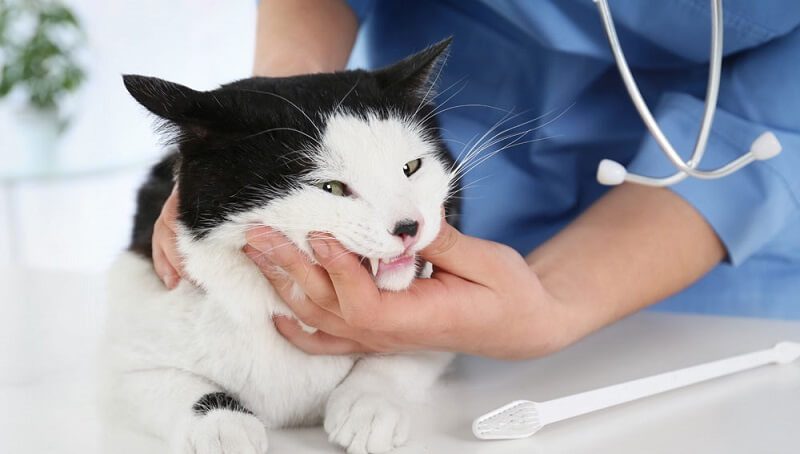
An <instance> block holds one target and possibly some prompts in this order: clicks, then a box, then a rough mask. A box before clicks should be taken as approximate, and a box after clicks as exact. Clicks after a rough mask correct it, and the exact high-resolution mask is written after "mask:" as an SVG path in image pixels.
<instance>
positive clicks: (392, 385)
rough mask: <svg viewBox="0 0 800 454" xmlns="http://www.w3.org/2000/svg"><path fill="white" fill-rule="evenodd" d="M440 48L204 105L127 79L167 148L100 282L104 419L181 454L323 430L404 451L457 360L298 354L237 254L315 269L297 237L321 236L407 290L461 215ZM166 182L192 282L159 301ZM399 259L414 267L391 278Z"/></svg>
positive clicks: (368, 449)
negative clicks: (412, 427)
mask: <svg viewBox="0 0 800 454" xmlns="http://www.w3.org/2000/svg"><path fill="white" fill-rule="evenodd" d="M449 45H450V39H447V40H445V41H442V42H440V43H438V44H435V45H433V46H431V47H429V48H427V49H425V50H423V51H421V52H419V53H417V54H414V55H412V56H410V57H408V58H405V59H403V60H401V61H399V62H397V63H395V64H393V65H390V66H388V67H385V68H383V69H378V70H375V71H365V70H350V71H342V72H336V73H324V74H313V75H302V76H295V77H288V78H262V77H254V78H249V79H243V80H239V81H237V82H233V83H230V84H227V85H223V86H221V87H220V88H217V89H215V90H211V91H206V92H201V91H196V90H192V89H190V88H188V87H185V86H182V85H179V84H176V83H172V82H167V81H164V80H161V79H157V78H153V77H144V76H134V75H128V76H124V77H123V79H124V84H125V87H126V88H127V90H128V92H129V93H130V94H131V95H132V96H133V98H134V99H135V100H136V101H138V102H139V103H140V104H141V105H142V106H144V107H145V108H146V109H147V110H149V111H150V112H151V113H152V114H155V116H156V117H157V118H158V119H159V121H160V122H161V130H162V132H163V133H164V134H165V135H166V137H167V138H168V140H169V141H171V143H174V144H175V148H176V149H177V151H175V152H173V153H170V154H169V155H168V156H167V157H165V158H164V159H163V160H162V161H161V162H160V163H158V164H157V165H156V166H155V167H154V168H153V169H152V171H151V174H150V176H149V177H148V180H147V181H146V182H145V184H144V185H143V186H142V187H141V189H140V190H139V193H138V208H137V213H136V215H135V219H134V224H135V225H134V231H133V236H132V237H133V238H132V242H131V245H130V247H129V249H128V250H127V251H125V252H124V253H123V254H122V255H121V256H120V258H119V259H118V260H117V261H116V262H115V264H114V265H113V267H112V270H111V272H110V278H109V279H110V280H109V314H108V324H107V335H106V341H105V345H104V349H105V354H104V356H105V358H106V359H105V361H106V363H107V364H106V371H107V372H108V373H107V375H108V383H109V386H108V395H109V396H110V397H109V399H110V400H109V405H111V406H113V407H115V408H116V409H118V411H122V412H124V413H125V415H126V416H127V417H128V418H131V419H132V421H133V422H135V423H136V424H137V425H138V426H139V427H141V428H143V429H145V430H147V431H149V432H151V433H153V434H155V435H157V436H159V437H161V438H163V439H164V440H165V441H166V442H167V443H168V446H169V447H170V450H171V452H175V453H196V454H210V453H223V452H225V453H230V452H237V453H263V452H266V451H267V447H268V434H267V429H273V428H281V427H290V426H299V425H312V424H319V423H320V422H322V423H323V426H324V430H325V431H326V432H327V433H328V435H329V439H330V441H331V442H333V443H335V444H338V445H340V446H342V447H344V448H345V449H346V450H347V451H348V452H349V453H381V452H387V451H390V450H391V449H393V448H394V447H397V446H399V445H402V444H403V443H405V442H406V440H407V438H408V435H409V416H408V414H407V409H406V406H405V404H406V403H407V401H408V399H413V398H415V397H419V396H421V395H423V394H424V392H425V391H426V390H428V389H429V388H430V387H431V386H432V385H433V384H434V383H435V381H436V380H437V378H438V377H439V375H440V374H441V373H442V372H443V370H444V369H445V368H446V366H447V364H448V363H449V361H450V360H451V358H452V355H451V354H449V353H444V352H419V353H408V354H391V355H343V356H312V355H307V354H305V353H303V352H302V351H300V350H299V349H297V348H295V347H294V346H293V345H291V344H290V343H289V342H288V341H287V340H286V339H284V338H283V337H282V336H281V335H280V334H279V333H278V332H277V331H276V329H275V327H274V324H273V323H272V316H273V315H276V314H286V315H290V316H291V315H292V313H291V311H290V310H289V308H288V307H287V306H286V305H285V304H284V303H283V301H282V300H281V299H280V298H279V296H278V295H277V294H276V293H275V291H274V290H273V288H272V287H271V286H270V284H269V282H268V281H267V280H266V279H265V278H264V277H263V275H262V274H261V272H260V271H259V270H258V268H257V267H256V266H255V265H254V263H253V262H252V261H251V260H249V259H248V258H247V257H246V256H245V254H244V253H243V252H242V248H243V246H244V245H245V241H246V240H245V232H246V231H247V230H248V229H249V228H252V227H253V226H256V225H262V224H263V225H269V226H271V227H272V228H274V229H276V230H278V231H280V232H282V233H283V234H284V235H286V236H287V237H288V238H289V239H290V240H291V241H292V242H293V243H294V244H295V245H296V246H297V247H299V248H300V249H301V250H302V251H304V252H306V253H308V254H309V255H310V256H313V255H312V254H311V250H310V248H309V245H308V243H307V239H306V236H307V234H308V233H309V232H311V231H321V232H327V233H330V234H331V235H333V236H334V237H336V238H337V239H338V240H339V241H340V242H341V243H342V244H343V245H344V246H345V247H346V248H347V249H349V250H350V251H352V252H353V253H355V254H357V255H359V256H361V257H362V258H363V259H364V263H365V267H367V268H368V269H370V271H372V272H373V274H374V280H375V283H376V284H377V286H378V287H380V288H382V289H385V290H389V291H397V290H402V289H405V288H407V287H408V286H409V285H410V284H411V282H412V280H413V279H415V278H417V277H418V273H419V272H420V270H421V269H422V268H423V264H422V263H421V261H420V260H419V259H418V258H417V257H416V255H415V254H416V253H417V252H418V251H419V250H421V249H422V248H424V247H425V246H427V245H428V244H430V243H431V241H433V239H434V238H435V237H436V235H437V233H438V231H439V227H440V225H441V222H442V216H441V210H442V206H444V207H445V211H446V212H447V214H448V216H455V213H456V211H457V207H456V206H455V203H456V201H455V200H454V198H453V197H450V195H451V194H453V192H454V191H455V190H456V188H457V186H458V181H457V180H458V178H457V177H456V176H455V172H453V160H452V158H451V157H450V155H449V154H448V151H447V149H446V147H445V145H444V143H443V141H442V138H441V135H440V129H439V128H438V126H437V120H436V112H435V106H434V104H433V102H432V99H433V98H434V97H433V96H432V95H433V92H434V85H435V80H436V77H435V75H434V73H436V75H438V72H437V71H436V69H437V68H441V65H442V64H443V60H444V56H445V55H446V52H447V49H448V47H449ZM439 71H441V69H439ZM175 183H177V185H178V187H179V188H180V190H179V191H178V196H179V208H178V211H179V213H178V232H177V237H178V247H179V250H180V252H181V254H182V256H183V259H184V268H185V270H186V272H187V274H188V278H187V279H183V280H182V281H181V282H180V284H179V285H178V286H177V287H176V288H175V289H173V290H168V289H166V288H165V287H164V286H163V284H162V283H161V281H160V279H159V277H158V276H157V275H156V274H155V271H154V270H153V265H152V256H151V236H152V232H153V224H154V222H155V220H156V219H157V217H158V215H159V212H160V209H161V207H162V205H163V204H164V201H165V200H166V199H167V197H168V196H169V194H170V193H171V191H172V190H173V185H174V184H175ZM403 256H408V257H411V258H413V260H408V259H406V260H404V262H405V263H408V264H407V265H405V266H388V267H387V266H385V264H386V263H388V262H389V261H391V259H393V258H397V257H403ZM375 259H380V260H381V261H380V262H378V261H377V260H375ZM370 263H373V265H371V264H370ZM375 265H377V267H375ZM375 268H376V269H375ZM419 278H424V277H419Z"/></svg>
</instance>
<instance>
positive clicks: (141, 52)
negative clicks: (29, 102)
mask: <svg viewBox="0 0 800 454" xmlns="http://www.w3.org/2000/svg"><path fill="white" fill-rule="evenodd" d="M67 3H68V4H70V5H71V6H73V7H74V8H75V10H76V12H77V13H78V15H79V17H80V18H81V20H82V21H83V24H84V26H85V28H86V32H87V35H88V48H87V51H86V53H85V56H84V57H85V59H86V62H87V64H88V69H89V79H88V81H87V83H86V85H85V86H84V87H83V89H82V90H81V92H80V93H79V94H78V95H77V96H76V97H75V98H74V99H73V100H72V108H73V109H74V115H73V122H72V127H71V128H70V129H69V131H68V132H67V133H66V134H65V135H64V136H63V137H62V140H61V142H60V144H59V146H58V147H57V150H56V151H55V153H54V158H53V160H54V162H57V165H58V166H59V167H60V168H62V169H68V171H67V173H68V174H72V172H73V171H76V170H85V169H90V170H92V172H90V174H89V176H86V175H84V176H79V177H75V176H70V177H66V178H57V179H38V180H23V181H22V182H21V183H19V184H18V185H16V186H17V187H16V189H15V191H14V197H15V198H14V202H15V205H16V206H17V210H16V211H17V213H15V214H14V220H15V222H16V225H17V226H18V228H19V231H20V232H21V233H20V235H19V237H18V238H16V239H13V240H11V241H13V242H14V245H15V246H16V247H15V249H17V250H19V254H18V256H17V257H10V255H9V254H10V252H9V247H8V244H7V243H8V241H9V239H8V232H7V231H6V228H5V225H6V222H4V221H6V220H7V218H6V216H9V214H8V213H7V207H5V206H3V199H2V197H0V216H2V218H0V221H3V222H0V265H3V264H4V263H8V262H12V261H13V262H14V263H15V264H24V265H26V266H30V267H35V268H40V267H41V268H59V269H72V270H89V271H98V270H101V269H102V268H104V267H105V266H106V265H107V264H108V262H109V261H110V260H111V259H112V258H113V257H114V255H115V254H116V253H117V252H118V251H119V250H120V249H122V248H123V247H124V246H125V244H126V243H127V241H128V236H129V230H130V219H131V215H132V212H133V194H134V191H135V188H136V187H137V186H138V184H139V183H140V181H141V178H142V176H143V174H144V172H145V171H146V168H147V167H148V166H149V165H150V164H151V163H152V162H153V161H154V160H155V159H157V157H158V155H159V153H160V151H159V146H158V139H157V137H156V136H155V135H154V134H153V132H152V128H151V127H152V120H151V118H150V117H148V116H147V115H146V114H145V112H144V110H143V109H142V108H140V107H139V106H138V105H136V103H135V102H134V101H133V100H132V99H131V98H130V96H129V95H128V94H127V92H126V91H125V89H124V87H123V86H122V82H121V78H120V75H121V74H125V73H136V74H145V75H153V76H158V77H162V78H165V79H171V80H174V81H178V82H180V83H183V84H186V85H189V86H192V87H194V88H212V87H214V86H215V85H218V84H220V83H225V82H228V81H231V80H234V79H237V78H242V77H247V76H248V75H249V72H250V69H251V62H252V52H253V47H254V45H253V37H254V25H255V2H254V1H250V0H242V1H230V0H228V1H223V0H135V1H133V0H125V1H121V0H115V1H107V0H67ZM14 109H15V107H14V106H11V105H9V103H5V104H3V103H2V102H0V160H2V159H3V155H4V153H5V154H6V158H5V159H10V156H11V155H9V153H24V152H25V150H24V149H23V148H24V147H23V146H22V145H20V143H21V141H14V140H13V138H14V134H19V132H18V131H17V130H18V128H17V127H16V125H15V119H16V118H17V117H16V116H15V110H14ZM0 162H1V161H0Z"/></svg>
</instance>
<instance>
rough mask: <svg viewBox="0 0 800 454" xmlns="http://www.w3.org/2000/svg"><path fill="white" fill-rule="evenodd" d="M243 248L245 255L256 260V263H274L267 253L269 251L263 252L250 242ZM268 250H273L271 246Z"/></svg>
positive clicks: (260, 264) (262, 264) (263, 264)
mask: <svg viewBox="0 0 800 454" xmlns="http://www.w3.org/2000/svg"><path fill="white" fill-rule="evenodd" d="M242 250H243V251H244V255H246V256H247V257H248V258H249V259H250V260H252V261H253V262H255V264H256V265H259V266H265V265H268V264H271V263H272V261H271V260H270V259H269V258H268V257H267V255H266V254H267V252H261V251H259V250H258V249H256V248H254V247H253V246H251V245H249V244H246V245H245V246H244V248H243V249H242ZM268 250H269V251H271V250H272V248H269V249H268Z"/></svg>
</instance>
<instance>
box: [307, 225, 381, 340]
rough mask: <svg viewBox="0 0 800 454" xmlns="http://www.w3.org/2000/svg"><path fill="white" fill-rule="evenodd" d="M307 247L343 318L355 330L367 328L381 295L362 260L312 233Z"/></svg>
mask: <svg viewBox="0 0 800 454" xmlns="http://www.w3.org/2000/svg"><path fill="white" fill-rule="evenodd" d="M309 244H310V245H311V248H312V249H313V250H314V256H315V257H316V259H317V261H318V262H319V264H320V265H321V266H322V267H323V268H324V269H325V271H326V272H327V274H328V278H329V279H330V282H331V283H332V285H333V289H334V294H335V295H336V298H337V300H338V303H339V310H340V312H341V314H342V317H343V318H344V319H345V320H346V321H347V322H348V323H351V324H353V325H354V326H356V327H368V326H370V323H371V322H372V320H373V319H374V318H375V315H376V313H377V311H378V305H379V303H380V301H381V293H380V292H379V291H378V287H376V286H375V282H374V281H373V280H372V276H371V275H370V273H369V272H368V271H367V270H366V268H364V267H363V266H361V260H360V259H359V258H358V257H357V256H356V255H355V254H353V253H351V252H350V251H348V250H347V249H345V248H344V247H343V246H342V245H341V244H340V243H339V242H338V241H336V240H334V239H331V238H330V237H329V236H325V235H324V234H317V233H313V234H311V235H310V236H309Z"/></svg>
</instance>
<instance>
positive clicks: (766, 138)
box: [750, 131, 783, 161]
mask: <svg viewBox="0 0 800 454" xmlns="http://www.w3.org/2000/svg"><path fill="white" fill-rule="evenodd" d="M782 150H783V146H782V145H781V142H780V140H778V138H777V137H776V136H775V134H773V133H772V131H767V132H765V133H763V134H761V135H760V136H758V137H757V138H756V140H754V141H753V144H752V145H750V154H752V155H753V157H754V158H755V159H757V160H759V161H764V160H766V159H771V158H774V157H775V156H777V155H778V154H780V152H781V151H782Z"/></svg>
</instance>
